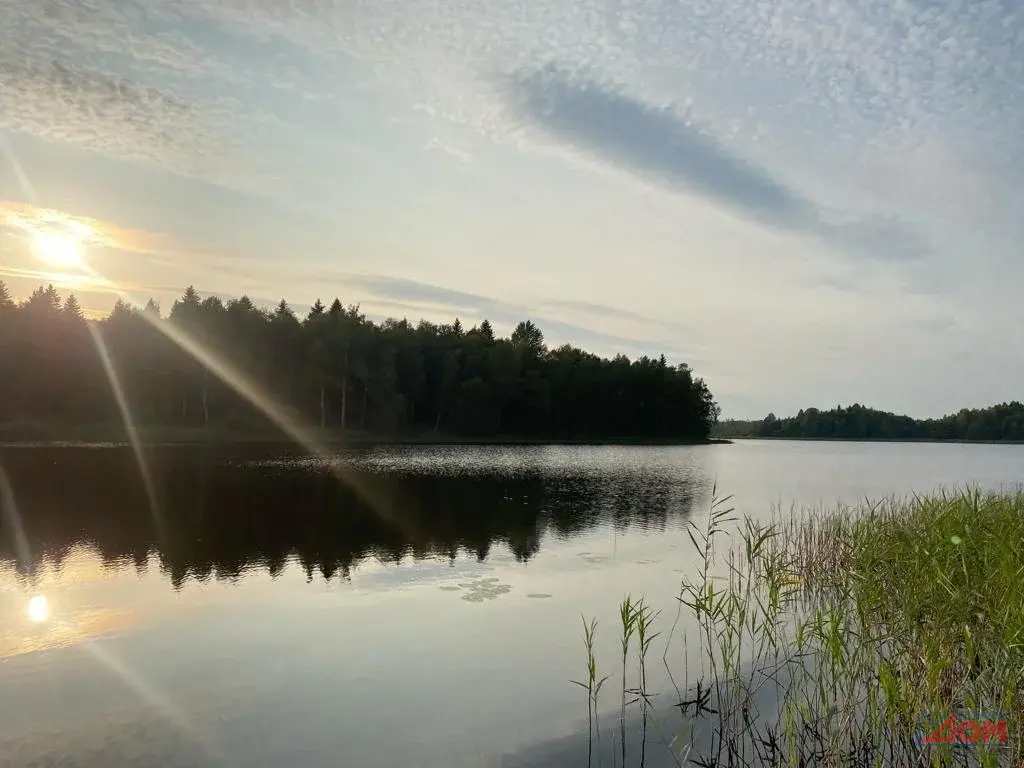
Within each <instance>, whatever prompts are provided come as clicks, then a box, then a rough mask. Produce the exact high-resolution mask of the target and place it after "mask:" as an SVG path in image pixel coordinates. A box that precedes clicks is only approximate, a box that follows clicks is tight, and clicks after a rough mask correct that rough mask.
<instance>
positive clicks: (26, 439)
mask: <svg viewBox="0 0 1024 768" xmlns="http://www.w3.org/2000/svg"><path fill="white" fill-rule="evenodd" d="M311 434H312V435H313V436H315V437H316V439H317V440H319V441H320V442H321V443H322V444H324V445H326V446H329V447H332V448H336V447H342V446H345V445H361V446H364V445H509V446H515V445H524V446H525V445H594V446H597V445H621V446H629V445H634V446H645V445H649V446H689V445H727V444H729V443H731V442H732V440H729V439H724V438H708V439H707V440H684V439H658V438H611V437H609V438H600V439H598V438H579V439H570V438H562V439H554V438H545V439H542V438H517V437H504V436H495V437H460V436H458V435H447V434H433V433H428V434H401V433H399V434H394V435H387V434H372V433H368V432H361V431H349V432H341V431H340V430H337V429H327V430H323V431H320V430H318V429H312V430H311ZM138 438H139V441H140V442H141V443H142V444H144V445H182V446H185V445H256V444H275V445H281V444H285V443H294V442H295V441H294V440H292V439H291V438H290V437H288V436H287V435H285V434H283V433H266V432H263V433H254V432H244V431H235V430H230V429H225V428H223V427H210V428H208V429H203V428H201V427H195V428H182V427H139V429H138ZM128 442H129V439H128V435H127V434H126V433H125V431H124V428H123V427H120V426H116V427H115V426H107V425H100V426H96V427H81V428H71V429H67V428H53V429H49V428H44V427H29V428H24V427H15V426H10V427H5V426H4V425H0V448H19V447H24V448H31V447H40V448H41V447H61V446H66V447H74V446H83V445H89V444H97V443H100V444H109V443H114V444H126V443H128Z"/></svg>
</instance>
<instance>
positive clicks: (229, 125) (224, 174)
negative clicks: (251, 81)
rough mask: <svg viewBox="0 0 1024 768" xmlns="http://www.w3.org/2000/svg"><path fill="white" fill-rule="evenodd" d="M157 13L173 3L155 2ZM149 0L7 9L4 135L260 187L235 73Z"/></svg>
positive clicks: (1, 73)
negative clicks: (21, 135) (151, 6)
mask: <svg viewBox="0 0 1024 768" xmlns="http://www.w3.org/2000/svg"><path fill="white" fill-rule="evenodd" d="M155 5H156V6H157V7H159V6H161V5H162V4H160V3H157V4H155ZM168 23H169V22H168V21H167V19H166V18H164V17H162V16H161V15H160V14H157V13H150V12H149V11H148V10H147V7H146V6H145V5H142V4H139V3H135V2H131V1H130V0H129V1H127V2H124V3H113V2H109V1H108V0H95V1H94V2H91V3H89V4H83V3H80V2H76V1H75V0H8V1H7V2H4V3H2V4H0V129H7V130H9V131H18V132H23V133H27V134H30V135H34V136H37V137H39V138H41V139H44V140H47V141H54V142H60V143H66V144H70V145H73V146H77V147H80V148H83V149H86V150H89V151H93V152H97V153H100V154H102V155H105V156H108V157H111V158H115V159H121V160H129V161H133V162H136V163H141V164H144V165H147V166H150V167H155V168H158V169H161V170H167V171H171V172H174V173H177V174H181V175H185V176H191V177H199V178H204V179H205V180H209V181H214V182H218V183H224V184H225V185H233V186H236V187H241V188H245V187H246V186H249V185H253V184H258V183H259V182H260V175H259V173H258V172H257V171H256V170H255V168H256V166H257V165H258V163H257V162H256V160H257V159H258V155H256V154H255V153H252V152H250V151H249V150H248V149H247V147H246V143H245V141H244V140H243V138H242V137H243V136H244V130H242V129H243V127H244V125H245V122H246V120H248V121H250V122H252V121H253V120H254V119H261V118H263V117H265V116H264V115H261V114H260V113H259V112H258V111H255V112H254V111H253V110H251V109H250V110H248V111H247V110H246V109H245V108H244V107H243V104H242V102H241V101H240V100H239V99H237V98H235V97H234V96H232V95H230V93H229V92H228V91H227V87H228V86H237V84H238V79H237V78H236V77H235V76H234V70H233V69H232V68H230V67H228V66H226V65H224V64H223V62H220V61H219V60H218V59H216V58H215V57H213V56H211V55H210V54H209V53H208V52H206V51H204V50H202V49H201V48H199V47H198V46H196V45H195V44H194V43H192V42H190V41H189V40H188V39H187V38H186V37H185V36H183V35H182V33H181V32H180V30H178V29H176V28H175V27H173V26H168Z"/></svg>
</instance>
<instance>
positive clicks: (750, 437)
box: [718, 435, 1024, 445]
mask: <svg viewBox="0 0 1024 768" xmlns="http://www.w3.org/2000/svg"><path fill="white" fill-rule="evenodd" d="M718 439H721V440H726V438H718ZM727 440H728V442H731V443H732V442H736V441H737V440H771V441H777V442H784V443H957V444H962V445H1024V440H968V439H966V438H962V437H778V436H775V435H772V436H770V437H769V436H764V437H762V436H760V435H744V436H742V437H740V436H739V435H733V436H731V437H729V438H728V439H727Z"/></svg>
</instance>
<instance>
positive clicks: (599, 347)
mask: <svg viewBox="0 0 1024 768" xmlns="http://www.w3.org/2000/svg"><path fill="white" fill-rule="evenodd" d="M339 282H341V283H342V284H343V285H345V286H347V287H348V289H349V293H350V294H351V293H352V291H351V290H350V289H351V288H355V289H356V290H355V291H354V292H355V293H356V294H357V295H358V294H359V293H360V291H365V292H368V293H369V294H371V296H373V297H377V298H382V299H385V300H386V301H388V302H390V303H391V306H392V307H393V308H395V309H401V308H403V307H404V308H405V309H407V310H408V311H409V314H410V315H412V316H413V317H415V316H416V314H415V313H417V312H422V311H423V310H424V309H431V310H434V311H445V312H448V313H449V315H450V319H454V317H456V316H462V317H471V318H474V319H475V320H483V319H484V318H487V319H488V320H490V321H491V322H492V323H497V324H499V325H501V326H503V327H505V328H507V329H508V331H511V330H512V328H514V327H515V325H516V324H517V323H518V322H519V321H521V320H528V319H529V320H533V321H534V322H536V323H537V324H538V325H539V326H540V328H541V330H542V331H544V333H545V335H546V337H547V339H548V342H549V344H553V345H557V344H564V343H570V344H573V345H574V346H580V347H582V348H584V349H586V350H587V351H596V352H599V353H601V354H605V355H611V354H617V353H620V352H622V353H626V354H631V355H640V354H646V355H652V356H654V355H659V354H662V353H664V354H665V355H666V356H669V357H672V358H673V359H675V360H677V361H683V360H685V361H686V362H690V363H693V362H695V361H696V357H695V355H694V353H693V350H692V349H684V348H681V347H679V346H677V342H676V340H675V339H672V340H671V341H670V340H669V339H666V338H665V334H660V336H661V338H657V337H654V338H651V337H644V336H628V335H625V334H618V333H608V332H604V331H600V330H596V329H594V328H592V327H588V326H586V325H582V324H578V323H575V322H571V321H567V320H565V319H560V318H558V317H557V316H552V315H551V313H550V310H551V309H557V308H562V309H565V308H569V309H575V310H580V309H585V311H586V314H587V315H589V316H590V317H589V318H588V319H593V315H594V314H601V313H602V312H604V313H607V315H609V316H612V317H615V316H618V317H619V318H622V319H625V318H627V317H628V318H629V319H631V320H634V321H635V320H641V319H642V320H643V321H644V322H646V323H653V324H657V321H653V320H651V319H650V318H646V317H643V316H641V315H636V314H634V313H630V312H624V311H622V310H618V309H614V308H612V307H604V306H603V305H600V304H591V303H588V302H575V301H566V300H559V299H546V300H545V299H542V300H539V301H538V302H537V303H536V306H528V305H526V304H521V303H517V302H510V301H503V300H500V299H495V298H491V297H488V296H484V295H481V294H476V293H469V292H466V291H459V290H452V289H449V288H443V287H441V286H437V285H430V284H429V283H421V282H418V281H415V280H408V279H405V278H398V277H389V276H385V275H346V276H344V277H341V278H339ZM345 300H346V301H349V300H350V299H348V298H346V299H345ZM367 303H369V304H371V306H372V301H368V302H367ZM545 307H546V308H547V309H548V310H549V311H548V312H545V311H544V308H545ZM538 309H539V310H540V311H538ZM665 327H666V328H668V329H670V330H674V331H676V332H678V330H679V328H680V327H679V326H677V325H674V324H665Z"/></svg>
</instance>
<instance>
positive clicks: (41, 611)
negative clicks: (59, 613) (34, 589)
mask: <svg viewBox="0 0 1024 768" xmlns="http://www.w3.org/2000/svg"><path fill="white" fill-rule="evenodd" d="M28 618H29V621H32V622H34V623H36V624H42V623H43V622H44V621H46V620H47V619H48V618H50V601H49V600H47V599H46V598H45V597H44V596H43V595H36V596H35V597H33V598H32V599H31V600H29V601H28Z"/></svg>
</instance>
